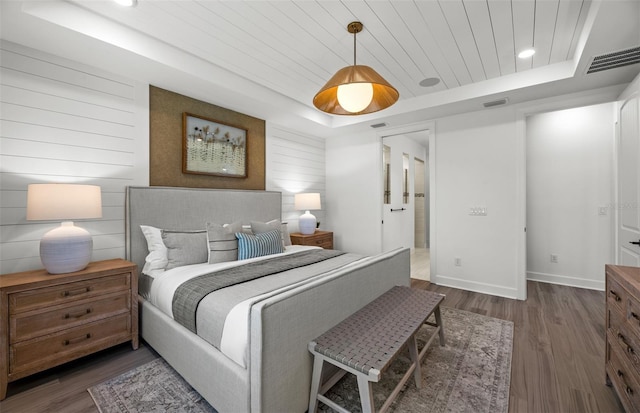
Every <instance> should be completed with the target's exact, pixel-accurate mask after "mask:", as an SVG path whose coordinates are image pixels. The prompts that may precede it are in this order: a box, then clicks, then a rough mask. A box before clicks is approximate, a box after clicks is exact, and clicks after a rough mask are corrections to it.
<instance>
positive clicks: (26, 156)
mask: <svg viewBox="0 0 640 413" xmlns="http://www.w3.org/2000/svg"><path fill="white" fill-rule="evenodd" d="M0 61H1V62H2V65H1V68H0V78H1V87H2V89H1V93H0V94H1V95H2V106H1V112H2V120H1V121H0V122H1V123H0V131H1V132H0V164H1V166H0V273H10V272H15V271H23V270H30V269H35V268H42V264H41V263H40V256H39V240H40V238H41V237H42V235H43V234H44V233H45V232H47V231H49V230H50V229H52V228H54V227H55V226H57V225H59V222H47V221H41V222H33V221H26V199H27V185H28V184H30V183H46V182H64V183H87V184H94V185H99V186H100V187H101V188H102V215H103V218H102V219H98V220H88V221H82V222H80V223H78V225H80V226H82V227H84V228H85V229H87V230H88V231H89V232H90V233H91V234H92V235H93V243H94V250H93V257H92V258H93V259H94V260H100V259H107V258H115V257H124V256H125V242H124V239H125V238H124V202H125V199H124V194H125V187H126V186H128V185H148V183H149V162H148V157H149V156H148V154H149V126H148V125H149V110H148V107H149V105H148V100H149V90H148V85H147V84H144V83H139V82H135V81H133V80H130V79H126V78H123V77H121V76H117V75H114V74H112V73H107V72H105V71H102V70H100V69H97V68H94V67H88V66H86V65H81V64H78V63H75V62H71V61H68V60H65V59H61V58H58V57H55V56H52V55H49V54H45V53H41V52H38V51H36V50H33V49H28V48H25V47H22V46H19V45H16V44H13V43H8V42H2V43H1V44H0Z"/></svg>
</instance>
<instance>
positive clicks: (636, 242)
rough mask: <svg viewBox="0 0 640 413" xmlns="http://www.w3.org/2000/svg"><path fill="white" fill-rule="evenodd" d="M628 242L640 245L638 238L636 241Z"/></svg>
mask: <svg viewBox="0 0 640 413" xmlns="http://www.w3.org/2000/svg"><path fill="white" fill-rule="evenodd" d="M629 244H633V245H640V239H639V240H637V241H629Z"/></svg>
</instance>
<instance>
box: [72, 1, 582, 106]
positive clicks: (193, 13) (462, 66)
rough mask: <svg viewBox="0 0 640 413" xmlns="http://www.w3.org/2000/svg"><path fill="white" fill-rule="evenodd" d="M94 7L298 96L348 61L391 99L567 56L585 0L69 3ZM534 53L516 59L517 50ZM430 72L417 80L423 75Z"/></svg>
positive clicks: (310, 92)
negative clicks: (385, 87)
mask: <svg viewBox="0 0 640 413" xmlns="http://www.w3.org/2000/svg"><path fill="white" fill-rule="evenodd" d="M75 2H76V3H78V4H81V5H82V6H83V7H86V8H88V9H90V10H92V11H94V12H96V13H98V14H100V15H103V16H106V17H109V18H110V19H113V20H115V21H117V22H120V23H122V24H124V25H127V26H129V27H130V28H134V29H135V30H138V31H141V32H143V33H146V34H148V35H149V36H152V37H154V38H156V39H159V40H161V41H163V42H165V43H167V44H170V45H172V46H175V47H177V48H179V49H182V50H185V51H188V52H189V53H191V54H193V55H195V56H198V57H199V58H202V59H205V60H207V61H209V62H211V63H213V64H215V65H218V66H221V67H223V68H225V69H228V70H230V71H232V72H234V73H237V74H240V75H241V76H243V77H246V78H248V79H251V80H253V81H255V82H257V83H260V84H263V85H265V86H267V87H268V88H270V89H273V90H274V91H276V92H278V93H280V94H283V95H286V96H289V97H291V98H293V99H295V100H297V101H299V102H301V103H304V104H307V105H309V104H311V100H312V98H313V96H314V95H315V93H316V92H317V91H318V90H319V89H320V88H321V87H322V85H323V84H324V83H325V82H326V81H327V80H328V79H329V78H330V77H331V76H332V75H333V74H334V73H335V72H336V71H337V70H338V69H340V68H342V67H344V66H346V65H350V64H352V63H353V35H351V34H350V33H348V32H347V30H346V26H347V24H348V23H349V22H351V21H354V20H359V21H361V22H362V23H363V24H364V30H363V32H361V33H360V34H358V36H357V62H358V63H359V64H365V65H369V66H371V67H373V68H374V69H375V70H377V71H378V72H379V73H380V74H381V75H382V76H383V77H384V78H386V79H387V80H388V81H389V82H390V83H391V84H392V85H394V86H395V87H396V88H397V89H398V91H399V92H400V99H409V98H412V97H416V96H420V95H424V94H428V93H433V92H436V91H441V90H445V89H452V88H456V87H459V86H464V85H467V84H470V83H475V82H480V81H483V80H487V79H492V78H498V77H500V76H504V75H508V74H512V73H515V72H522V71H525V70H529V69H531V68H536V67H540V66H545V65H549V64H553V63H558V62H563V61H566V60H568V59H571V58H572V57H573V53H574V52H575V49H576V42H577V40H578V38H579V35H580V33H581V31H582V29H583V26H584V21H585V17H586V15H587V11H588V9H589V6H590V1H589V0H570V1H560V0H537V1H536V0H513V1H511V0H486V1H485V0H481V1H480V0H464V1H463V0H440V1H436V0H432V1H418V0H416V1H408V0H400V1H391V0H376V1H364V0H359V1H356V0H344V1H332V0H316V1H312V0H304V1H292V0H276V1H267V0H262V1H212V0H181V1H163V0H138V4H137V6H136V7H134V8H123V7H121V6H118V5H116V4H114V3H112V2H110V1H78V0H76V1H75ZM528 47H534V48H535V49H536V51H537V53H536V54H535V56H534V57H532V58H529V59H524V60H522V59H518V58H517V56H516V55H517V54H518V52H519V51H521V50H522V49H524V48H528ZM432 77H435V78H438V79H440V80H441V81H440V83H439V84H437V85H436V86H433V87H422V86H420V85H419V83H420V81H421V80H423V79H425V78H432Z"/></svg>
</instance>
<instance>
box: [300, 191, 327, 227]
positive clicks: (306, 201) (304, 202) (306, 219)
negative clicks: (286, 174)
mask: <svg viewBox="0 0 640 413" xmlns="http://www.w3.org/2000/svg"><path fill="white" fill-rule="evenodd" d="M294 200H295V202H294V204H295V206H294V208H295V209H297V210H300V211H305V213H304V214H302V215H300V220H299V221H298V228H299V230H300V233H301V234H304V235H311V234H313V233H314V232H316V217H315V216H313V215H311V213H310V212H309V210H312V209H321V207H320V194H319V193H315V192H314V193H306V194H296V195H295V198H294Z"/></svg>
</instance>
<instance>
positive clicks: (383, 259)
mask: <svg viewBox="0 0 640 413" xmlns="http://www.w3.org/2000/svg"><path fill="white" fill-rule="evenodd" d="M126 195H127V199H126V234H127V237H126V239H127V258H128V259H129V260H131V261H133V262H135V263H136V264H137V265H138V268H139V269H141V268H142V267H143V265H144V258H145V256H146V255H147V245H146V240H145V239H144V235H143V234H142V231H141V230H140V225H151V226H155V227H158V228H164V229H182V230H189V229H191V230H193V229H204V228H205V224H206V222H216V223H220V224H224V223H229V222H234V221H238V220H242V221H243V223H246V224H248V223H249V222H250V221H252V220H253V221H263V222H265V221H269V220H272V219H276V218H277V219H280V218H281V215H282V214H281V208H282V200H281V194H280V193H279V192H270V191H244V190H215V189H193V188H167V187H129V188H127V194H126ZM409 274H410V268H409V249H398V250H394V251H391V252H388V253H384V254H381V255H378V256H376V257H375V259H374V260H372V261H371V263H370V264H367V265H366V266H363V267H360V268H356V269H353V270H351V271H349V272H347V273H338V274H336V275H334V276H332V277H329V278H328V279H323V280H318V281H315V282H311V283H308V284H306V285H303V286H300V287H296V288H293V289H291V290H289V291H287V292H285V293H282V294H279V295H276V296H274V297H271V298H269V299H267V300H264V301H262V302H260V303H259V304H256V305H254V307H253V308H252V309H251V315H250V317H251V336H250V356H249V362H248V366H247V368H243V367H241V366H239V365H238V364H236V363H234V362H233V361H231V360H230V359H229V358H227V357H226V356H225V355H224V354H222V353H221V352H220V351H218V350H217V349H216V348H215V347H213V346H211V345H210V344H209V343H207V342H206V341H204V340H202V339H201V338H200V337H198V336H196V335H194V334H193V333H191V332H190V331H189V330H187V329H186V328H184V327H182V326H181V325H179V324H178V323H176V322H175V321H173V320H172V319H171V318H169V317H167V316H166V315H164V314H163V313H161V312H160V311H159V310H158V309H157V308H156V307H154V306H153V305H151V304H150V303H148V302H147V301H145V300H142V299H141V306H140V307H141V310H140V312H141V314H140V323H141V326H140V332H141V335H142V338H143V339H144V340H145V341H146V342H147V343H148V344H149V345H150V346H151V347H153V348H154V349H155V350H156V351H157V352H158V353H159V354H160V355H161V356H162V357H163V358H164V359H165V360H166V361H167V362H168V363H169V364H170V365H171V366H172V367H173V368H174V369H175V370H176V371H177V372H178V373H180V375H182V376H183V377H184V378H185V380H186V381H187V382H189V384H191V385H192V386H193V387H194V388H195V389H196V390H197V391H198V392H199V393H200V394H201V395H202V396H203V397H204V398H205V399H206V400H207V401H208V402H209V403H210V404H211V405H212V406H213V407H214V408H215V409H216V410H218V411H219V412H300V413H302V412H304V411H305V410H306V409H307V407H308V405H309V392H310V386H311V373H312V362H313V360H312V355H311V354H310V353H309V351H308V350H307V345H308V343H309V341H311V340H312V339H314V338H315V337H317V336H319V335H320V334H322V333H323V332H325V331H326V330H328V329H329V328H331V327H332V326H334V325H335V324H337V323H339V322H340V321H342V320H343V319H345V318H346V317H347V316H349V315H350V314H352V313H354V312H356V311H357V310H359V309H360V308H362V307H363V306H364V305H366V304H368V303H369V302H371V301H373V300H374V299H375V298H377V297H378V296H380V295H381V294H382V293H384V292H385V291H387V290H389V289H390V288H391V287H393V286H395V285H409V284H410V279H409Z"/></svg>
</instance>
